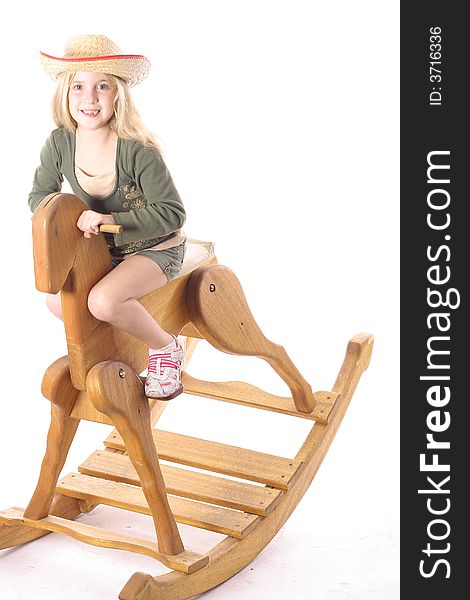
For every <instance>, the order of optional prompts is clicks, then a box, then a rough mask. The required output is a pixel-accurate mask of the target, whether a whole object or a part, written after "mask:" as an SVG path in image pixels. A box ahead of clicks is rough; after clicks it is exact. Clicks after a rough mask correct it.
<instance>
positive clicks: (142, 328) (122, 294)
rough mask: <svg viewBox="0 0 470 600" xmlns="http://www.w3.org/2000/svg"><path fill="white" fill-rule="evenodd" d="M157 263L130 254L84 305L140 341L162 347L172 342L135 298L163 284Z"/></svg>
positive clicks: (163, 277) (109, 274)
mask: <svg viewBox="0 0 470 600" xmlns="http://www.w3.org/2000/svg"><path fill="white" fill-rule="evenodd" d="M167 281H168V280H167V277H166V275H165V273H164V272H163V270H162V269H161V268H160V266H159V265H157V264H156V263H154V262H153V261H152V260H151V259H150V258H148V257H146V256H131V257H129V258H127V259H126V260H124V261H122V262H121V263H120V264H119V265H118V266H117V267H116V268H114V269H113V270H112V271H111V272H110V273H108V274H107V275H105V277H103V279H101V280H100V281H99V282H98V283H97V284H96V285H95V286H94V288H93V289H92V290H91V291H90V294H89V296H88V308H89V310H90V312H91V313H92V315H94V316H95V317H96V318H97V319H99V320H100V321H106V322H107V323H111V325H114V326H115V327H118V328H119V329H122V330H124V331H126V332H127V333H129V334H131V335H133V336H134V337H136V338H137V339H139V340H141V341H142V342H144V343H145V344H146V345H147V346H149V347H150V348H163V347H164V346H166V345H168V344H169V343H170V342H172V340H173V337H172V336H171V335H170V334H169V333H167V332H166V331H165V330H164V329H162V328H161V327H160V325H159V324H158V323H157V322H156V321H155V319H154V318H153V317H152V316H151V315H150V314H149V313H148V312H147V310H146V309H145V308H144V307H143V306H142V304H141V303H140V302H139V301H138V300H137V298H140V297H142V296H144V295H145V294H148V293H149V292H152V291H153V290H156V289H157V288H159V287H161V286H162V285H164V284H165V283H167Z"/></svg>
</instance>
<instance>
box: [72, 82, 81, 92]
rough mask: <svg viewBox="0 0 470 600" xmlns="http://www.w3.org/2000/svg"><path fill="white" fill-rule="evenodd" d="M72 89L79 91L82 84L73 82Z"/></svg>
mask: <svg viewBox="0 0 470 600" xmlns="http://www.w3.org/2000/svg"><path fill="white" fill-rule="evenodd" d="M72 89H73V90H75V91H76V92H79V91H80V90H81V89H82V85H81V84H80V83H75V84H74V85H73V87H72Z"/></svg>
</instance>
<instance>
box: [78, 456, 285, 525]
mask: <svg viewBox="0 0 470 600" xmlns="http://www.w3.org/2000/svg"><path fill="white" fill-rule="evenodd" d="M161 469H162V474H163V478H164V480H165V486H166V490H167V492H168V493H169V494H174V495H175V496H182V497H183V498H190V499H192V500H199V501H201V502H209V503H210V504H216V505H217V506H226V507H228V508H233V509H235V510H241V511H244V512H247V513H251V514H254V515H260V516H266V515H267V514H269V512H271V510H272V509H273V508H274V507H275V505H276V504H277V503H278V502H279V500H280V497H281V495H282V492H280V491H279V490H275V489H271V488H266V487H261V486H258V485H252V484H250V483H245V482H242V481H234V480H231V479H224V478H222V477H216V476H214V475H208V474H206V473H198V472H196V471H190V470H188V469H180V468H178V467H172V466H170V465H164V464H163V465H161ZM78 470H79V471H80V473H83V474H84V475H92V476H94V477H101V478H103V479H110V480H111V481H121V482H123V483H130V484H131V485H140V480H139V478H138V476H137V473H136V471H135V469H134V467H133V466H132V463H131V462H130V460H129V457H128V456H125V455H123V454H119V453H115V452H106V451H100V450H98V451H96V452H94V453H93V454H92V455H91V456H90V458H88V459H87V460H86V461H85V462H84V463H83V464H82V465H81V466H80V467H79V469H78Z"/></svg>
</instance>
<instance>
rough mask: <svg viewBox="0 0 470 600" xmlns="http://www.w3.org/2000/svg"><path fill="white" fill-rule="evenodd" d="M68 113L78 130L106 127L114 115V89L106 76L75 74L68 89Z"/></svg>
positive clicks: (83, 72)
mask: <svg viewBox="0 0 470 600" xmlns="http://www.w3.org/2000/svg"><path fill="white" fill-rule="evenodd" d="M69 111H70V114H71V115H72V117H73V118H74V119H75V121H76V122H77V126H78V127H79V128H80V127H82V128H84V129H90V130H96V129H100V128H101V127H106V126H107V125H108V123H109V120H110V119H111V117H112V116H113V113H114V89H113V88H112V87H111V84H110V82H109V81H108V79H107V78H106V75H103V73H91V72H85V71H79V72H78V73H75V75H74V78H73V79H72V82H71V84H70V89H69Z"/></svg>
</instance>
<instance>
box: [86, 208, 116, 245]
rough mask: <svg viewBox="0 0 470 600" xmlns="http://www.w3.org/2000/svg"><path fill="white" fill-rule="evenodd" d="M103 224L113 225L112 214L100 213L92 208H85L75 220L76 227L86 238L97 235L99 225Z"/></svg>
mask: <svg viewBox="0 0 470 600" xmlns="http://www.w3.org/2000/svg"><path fill="white" fill-rule="evenodd" d="M104 224H106V225H114V218H113V216H112V215H102V214H101V213H98V212H95V211H94V210H86V211H84V212H82V214H81V215H80V217H79V219H78V221H77V227H78V228H79V229H80V231H83V235H84V236H85V237H86V238H91V236H92V235H98V233H99V232H100V225H104Z"/></svg>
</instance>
